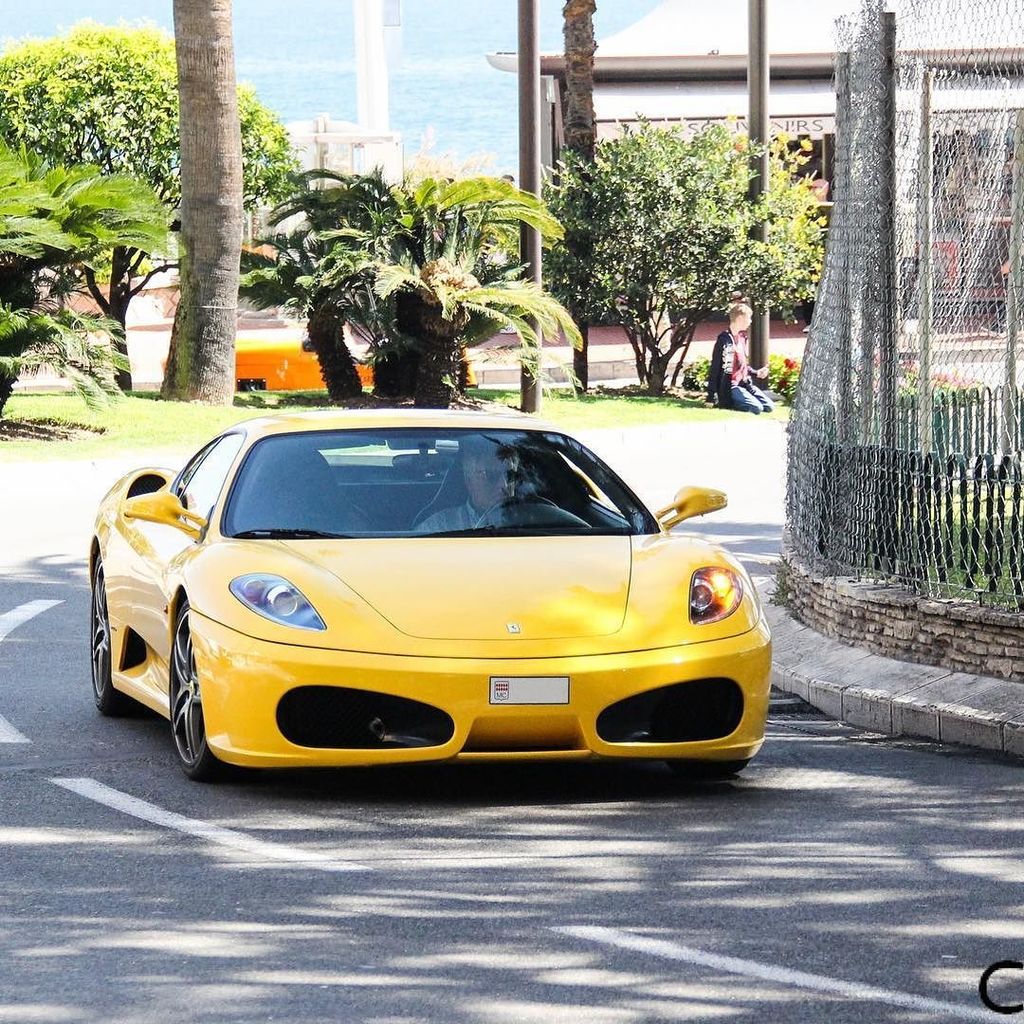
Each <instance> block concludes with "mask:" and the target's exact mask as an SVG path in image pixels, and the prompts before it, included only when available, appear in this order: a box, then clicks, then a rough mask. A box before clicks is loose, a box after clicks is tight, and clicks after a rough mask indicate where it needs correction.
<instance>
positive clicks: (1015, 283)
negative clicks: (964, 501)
mask: <svg viewBox="0 0 1024 1024" xmlns="http://www.w3.org/2000/svg"><path fill="white" fill-rule="evenodd" d="M1022 220H1024V110H1018V111H1017V123H1016V125H1015V127H1014V132H1013V188H1012V191H1011V193H1010V272H1009V274H1008V275H1007V278H1006V370H1005V375H1004V378H1003V437H1002V441H1003V454H1004V455H1006V454H1008V453H1009V452H1011V451H1013V450H1014V449H1015V448H1017V446H1018V433H1019V426H1018V423H1017V406H1018V395H1017V339H1018V337H1019V335H1020V313H1021V297H1022V295H1024V292H1022V291H1021V288H1022V285H1024V280H1022V273H1021V271H1022V268H1021V265H1020V262H1021V241H1022V239H1021V233H1022V230H1024V224H1022V223H1021V221H1022Z"/></svg>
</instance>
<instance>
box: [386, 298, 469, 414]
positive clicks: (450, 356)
mask: <svg viewBox="0 0 1024 1024" xmlns="http://www.w3.org/2000/svg"><path fill="white" fill-rule="evenodd" d="M396 312H397V322H398V328H399V330H401V331H402V333H403V334H405V335H406V336H408V337H412V338H416V339H418V342H419V344H418V346H417V347H418V351H419V371H418V372H417V374H416V394H415V405H416V407H417V408H419V409H447V408H448V407H449V406H450V405H451V403H452V398H453V397H454V395H455V392H456V390H457V388H458V381H459V363H460V356H461V353H462V346H461V345H460V344H459V334H460V333H461V329H462V328H463V327H464V326H465V325H464V324H463V323H460V322H459V321H458V320H446V319H445V318H444V317H443V316H442V315H441V304H440V303H438V302H430V301H428V300H427V299H425V298H424V297H423V296H422V294H421V293H419V292H411V291H409V292H402V293H400V294H399V296H398V305H397V310H396Z"/></svg>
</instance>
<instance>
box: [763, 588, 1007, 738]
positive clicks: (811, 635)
mask: <svg viewBox="0 0 1024 1024" xmlns="http://www.w3.org/2000/svg"><path fill="white" fill-rule="evenodd" d="M763 596H765V616H766V618H767V619H768V622H769V625H770V626H771V630H772V647H773V652H772V680H771V681H772V685H773V686H774V687H776V688H777V689H779V690H781V691H783V692H784V693H792V694H795V695H796V696H798V697H800V698H802V699H803V700H805V701H807V703H808V704H811V705H813V706H814V707H816V708H817V709H818V710H819V711H822V712H824V713H825V714H826V715H828V716H829V717H831V718H835V719H837V720H841V721H844V722H847V723H848V724H850V725H852V726H855V727H857V728H861V729H865V730H868V731H870V732H875V733H881V734H882V735H887V736H908V737H914V738H918V739H927V740H934V741H939V742H942V743H957V744H961V745H963V746H968V747H974V748H976V749H979V750H986V751H994V752H998V753H1005V754H1009V755H1011V756H1013V757H1017V758H1024V685H1022V684H1020V683H1015V682H1012V681H1009V680H1006V679H996V678H994V677H992V676H979V675H969V674H967V673H965V672H955V671H953V670H952V669H947V668H942V667H937V666H933V665H916V664H911V663H908V662H902V661H895V660H894V659H891V658H883V657H880V656H879V655H877V654H872V653H871V652H870V651H867V650H865V649H863V648H858V647H850V646H848V645H846V644H842V643H840V642H839V641H838V640H833V639H831V638H830V637H827V636H823V635H822V634H820V633H816V632H815V631H814V630H812V629H810V628H808V627H807V626H805V625H803V624H802V623H800V622H797V621H796V620H795V619H793V618H792V616H790V615H789V613H788V612H787V611H786V610H785V609H783V608H780V607H779V606H777V605H773V604H771V603H770V601H769V600H768V599H767V595H763Z"/></svg>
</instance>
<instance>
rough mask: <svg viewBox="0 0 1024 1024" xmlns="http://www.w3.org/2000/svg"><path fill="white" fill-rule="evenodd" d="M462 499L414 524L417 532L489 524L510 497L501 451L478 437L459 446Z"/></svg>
mask: <svg viewBox="0 0 1024 1024" xmlns="http://www.w3.org/2000/svg"><path fill="white" fill-rule="evenodd" d="M460 455H461V460H460V461H461V473H462V482H463V484H464V485H465V496H464V498H463V500H461V501H459V502H457V503H455V504H451V505H448V506H446V507H445V508H442V509H439V510H438V511H437V512H434V513H433V514H432V515H430V516H428V517H427V518H426V519H424V520H423V521H422V522H420V523H419V524H417V527H416V530H417V532H419V533H449V532H451V531H455V530H472V529H474V528H475V527H477V526H484V525H493V520H494V518H495V515H496V514H497V513H498V511H499V510H500V508H501V506H502V505H503V504H504V503H505V502H507V501H508V500H509V499H510V498H512V497H513V496H514V477H513V474H512V472H511V468H512V467H511V466H509V465H508V464H507V462H506V460H505V459H503V458H502V452H501V450H500V449H499V448H498V446H497V445H494V444H492V443H490V442H488V441H485V440H483V439H482V438H472V439H469V438H467V439H466V440H464V441H463V442H462V444H461V446H460Z"/></svg>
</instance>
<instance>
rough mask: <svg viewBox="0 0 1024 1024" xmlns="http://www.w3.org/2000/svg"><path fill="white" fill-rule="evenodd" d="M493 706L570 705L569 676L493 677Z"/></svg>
mask: <svg viewBox="0 0 1024 1024" xmlns="http://www.w3.org/2000/svg"><path fill="white" fill-rule="evenodd" d="M491 703H492V704H568V703H569V677H568V676H491Z"/></svg>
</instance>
